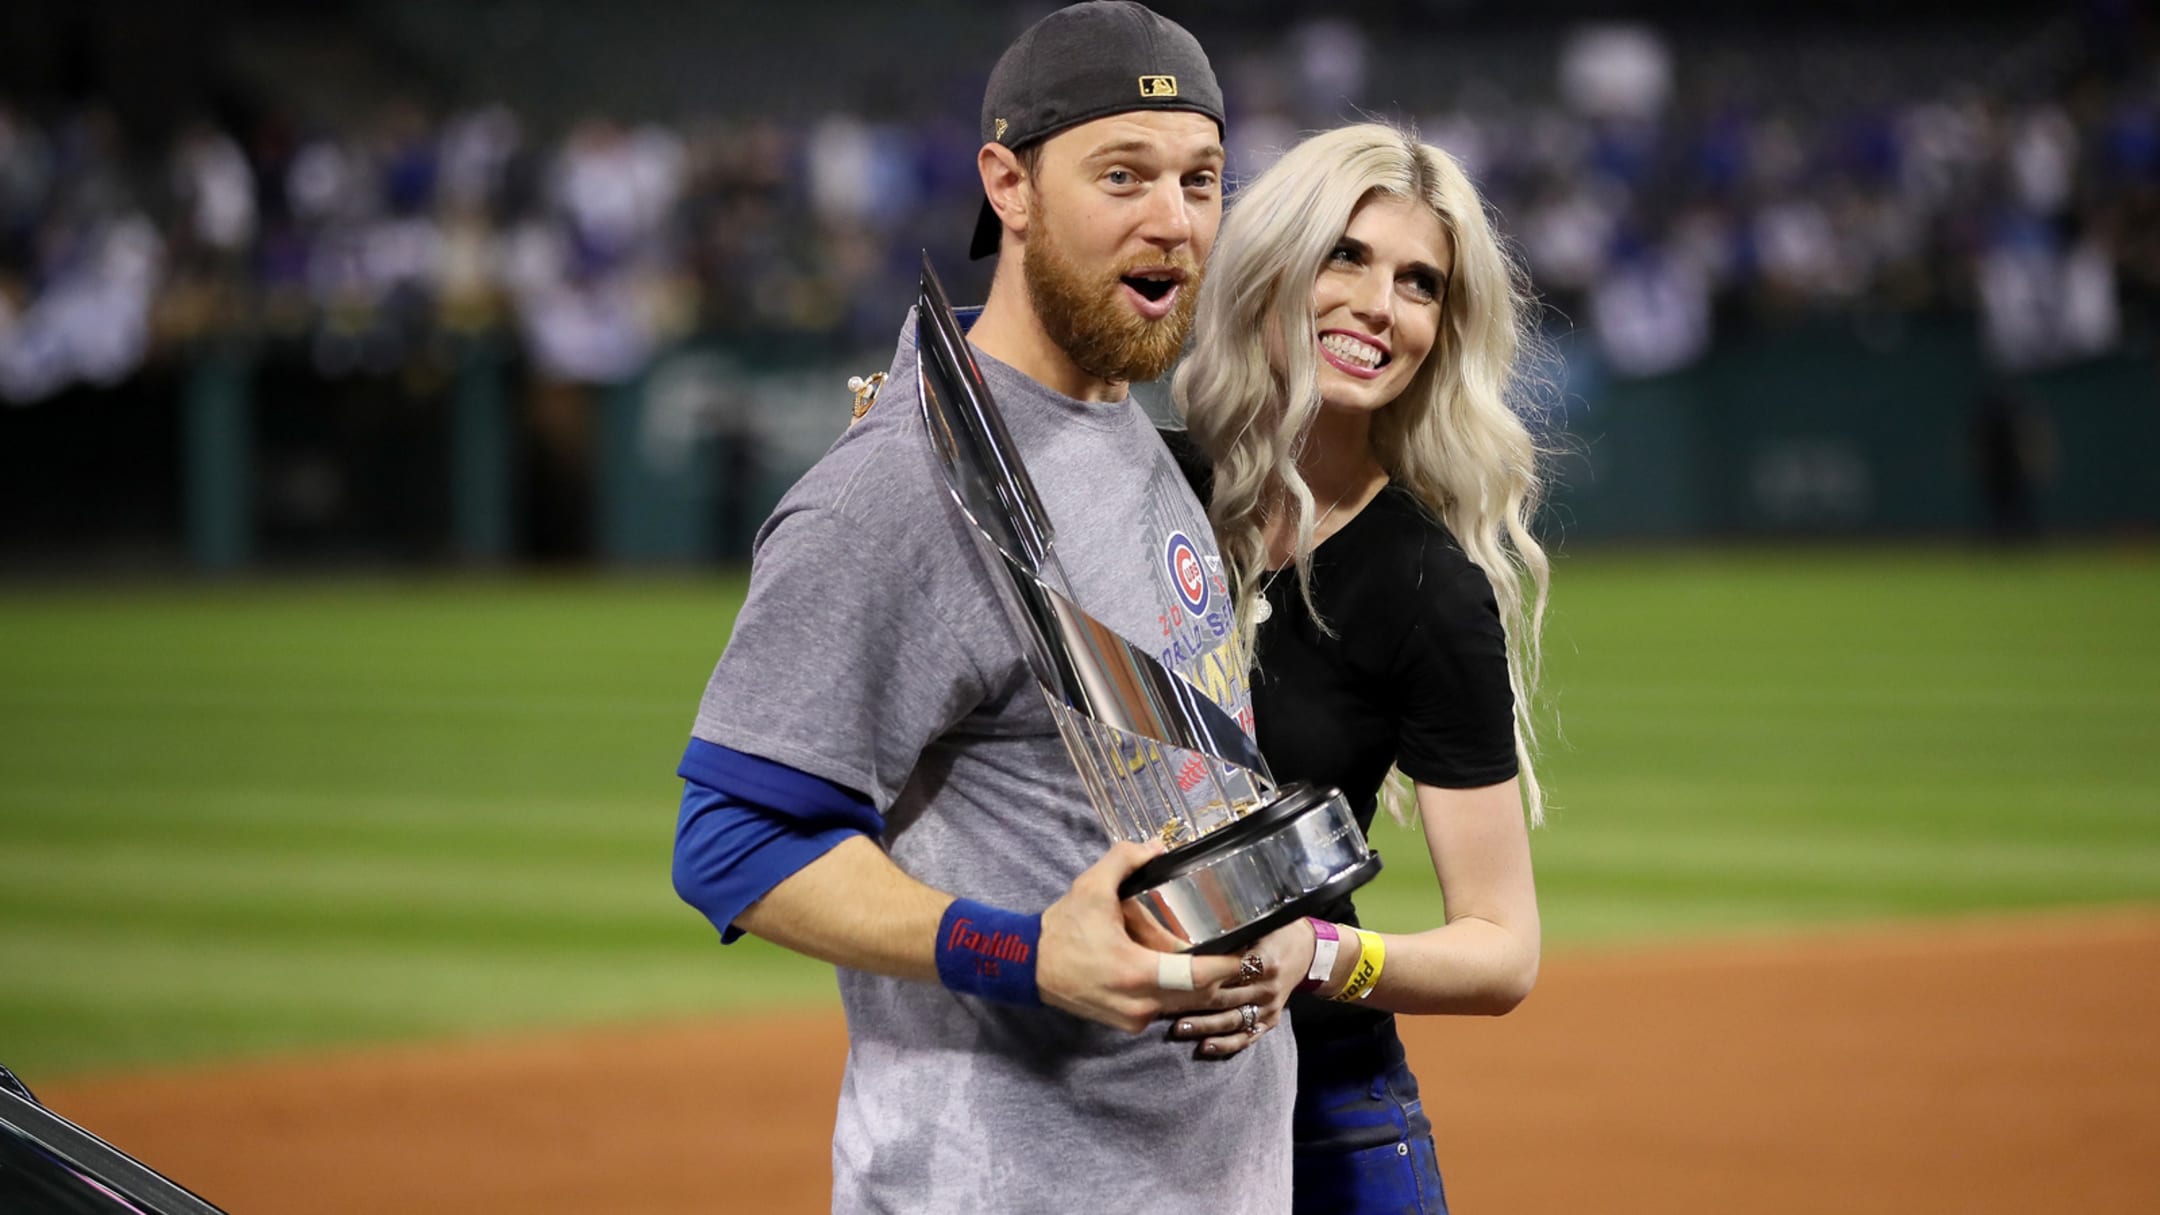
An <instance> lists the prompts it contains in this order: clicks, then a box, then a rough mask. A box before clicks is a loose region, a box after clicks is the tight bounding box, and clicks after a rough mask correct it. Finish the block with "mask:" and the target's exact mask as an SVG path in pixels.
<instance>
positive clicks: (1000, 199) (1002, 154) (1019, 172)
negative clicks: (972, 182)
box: [975, 143, 1031, 240]
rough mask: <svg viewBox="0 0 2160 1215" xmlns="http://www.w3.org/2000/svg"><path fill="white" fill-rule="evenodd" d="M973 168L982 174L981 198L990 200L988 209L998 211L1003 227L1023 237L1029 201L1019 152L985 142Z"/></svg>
mask: <svg viewBox="0 0 2160 1215" xmlns="http://www.w3.org/2000/svg"><path fill="white" fill-rule="evenodd" d="M975 169H976V171H977V172H978V173H980V174H982V188H983V197H984V198H987V199H989V200H990V209H991V210H992V211H995V212H997V217H998V220H999V221H1000V222H1001V223H1003V224H1004V225H1005V230H1006V231H1007V232H1011V233H1014V234H1015V235H1018V236H1019V237H1020V238H1021V239H1023V240H1024V239H1026V238H1027V230H1028V203H1029V202H1030V201H1031V200H1030V198H1029V195H1028V179H1027V170H1026V169H1024V168H1022V167H1021V166H1020V157H1019V154H1018V153H1016V152H1014V151H1013V150H1012V149H1011V148H1008V147H1006V146H1005V145H1004V144H1001V143H986V144H984V145H983V146H982V150H981V151H979V152H977V153H975Z"/></svg>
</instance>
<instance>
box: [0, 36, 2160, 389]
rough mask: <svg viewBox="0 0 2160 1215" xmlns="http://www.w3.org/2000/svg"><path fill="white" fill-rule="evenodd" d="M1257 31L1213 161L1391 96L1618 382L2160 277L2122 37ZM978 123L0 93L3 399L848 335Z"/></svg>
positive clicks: (2046, 304) (2071, 303)
mask: <svg viewBox="0 0 2160 1215" xmlns="http://www.w3.org/2000/svg"><path fill="white" fill-rule="evenodd" d="M1289 37H1290V38H1291V42H1290V43H1289V47H1290V50H1291V52H1292V53H1291V54H1290V55H1289V57H1288V58H1287V60H1285V61H1284V62H1285V63H1286V66H1285V67H1284V68H1283V70H1282V71H1279V72H1278V71H1275V70H1273V69H1270V70H1269V71H1263V72H1243V71H1239V70H1238V69H1237V68H1236V66H1235V65H1230V66H1229V68H1228V69H1227V70H1226V71H1225V79H1226V84H1228V85H1229V86H1230V89H1231V105H1232V113H1233V119H1234V123H1235V127H1234V130H1233V132H1232V135H1231V138H1232V148H1231V151H1232V163H1231V173H1232V178H1233V181H1234V180H1235V178H1236V177H1237V176H1238V175H1241V174H1247V175H1249V174H1251V173H1253V172H1257V171H1258V170H1259V169H1260V168H1261V167H1263V166H1264V164H1265V163H1266V161H1267V159H1268V157H1269V156H1270V155H1271V154H1272V152H1273V151H1274V150H1277V149H1279V148H1281V147H1282V146H1284V145H1286V144H1287V143H1289V142H1291V141H1293V140H1294V139H1295V138H1296V137H1297V133H1298V132H1299V131H1300V130H1305V129H1311V128H1314V127H1318V126H1324V125H1329V124H1331V123H1333V122H1336V121H1341V120H1343V119H1344V118H1345V117H1348V116H1351V115H1352V114H1354V113H1355V112H1356V111H1355V109H1354V106H1355V105H1356V104H1360V103H1367V104H1373V105H1374V106H1375V112H1382V113H1395V114H1399V115H1400V116H1402V117H1405V118H1408V119H1410V120H1412V121H1415V122H1416V123H1417V125H1418V126H1419V127H1420V129H1421V131H1422V133H1423V134H1424V136H1425V137H1426V138H1427V139H1429V140H1430V141H1432V142H1435V143H1438V144H1440V145H1441V146H1443V147H1445V148H1447V149H1449V150H1450V151H1452V152H1453V153H1454V154H1456V155H1457V156H1458V157H1460V158H1461V159H1462V160H1463V161H1464V162H1465V164H1466V166H1467V167H1468V168H1469V169H1470V171H1471V172H1472V174H1473V176H1474V177H1475V178H1476V179H1477V180H1478V181H1479V182H1480V183H1481V185H1482V186H1483V187H1484V189H1485V190H1486V192H1487V195H1488V198H1489V200H1490V202H1491V203H1492V204H1493V205H1494V207H1495V208H1496V209H1497V211H1498V213H1499V216H1500V220H1501V224H1502V227H1503V229H1504V230H1505V231H1506V232H1507V233H1508V234H1509V235H1510V236H1511V237H1512V238H1513V239H1514V240H1515V241H1516V242H1517V244H1518V245H1519V247H1520V248H1521V250H1522V251H1523V253H1524V255H1525V258H1526V260H1527V262H1528V265H1529V267H1530V269H1531V272H1532V276H1533V280H1534V283H1535V285H1536V287H1537V289H1538V291H1539V293H1540V294H1541V295H1542V296H1543V297H1544V298H1545V299H1546V300H1547V301H1548V302H1549V303H1551V304H1552V305H1553V315H1554V316H1556V317H1559V318H1562V319H1561V323H1568V324H1574V325H1577V326H1580V327H1582V328H1585V329H1587V330H1588V331H1589V332H1590V333H1591V334H1592V336H1593V337H1594V338H1595V340H1596V344H1597V348H1598V349H1599V350H1600V351H1601V352H1602V354H1603V356H1604V358H1605V359H1606V361H1607V363H1608V364H1609V366H1610V368H1611V370H1612V371H1613V373H1614V374H1618V375H1636V376H1640V375H1654V374H1658V373H1661V372H1665V371H1669V370H1673V369H1677V368H1680V367H1684V366H1686V365H1688V364H1689V363H1691V362H1693V361H1695V360H1697V359H1699V358H1701V357H1702V356H1703V355H1704V354H1705V353H1706V352H1707V351H1708V350H1709V348H1710V346H1711V343H1712V341H1713V338H1714V337H1715V336H1716V335H1717V334H1719V333H1720V332H1721V331H1722V330H1723V329H1725V328H1726V327H1729V326H1745V325H1749V324H1757V323H1764V322H1766V321H1773V322H1774V321H1777V320H1779V319H1781V318H1789V317H1793V316H1804V315H1810V314H1818V313H1824V312H1830V313H1840V314H1850V315H1854V316H1860V317H1866V316H1874V317H1896V316H1900V315H1906V314H1912V313H1917V312H1926V311H1938V310H1967V311H1970V312H1972V313H1973V314H1975V315H1977V317H1978V318H1979V321H1980V325H1981V329H1982V332H1983V334H1984V336H1985V340H1986V344H1987V348H1988V350H1989V352H1990V354H1991V356H1992V357H1993V359H1994V360H1995V361H1996V363H1997V364H1998V365H2000V366H2002V367H2004V368H2007V369H2013V370H2014V369H2021V368H2029V367H2035V366H2044V365H2048V364H2050V363H2054V362H2060V361H2064V360H2069V359H2075V358H2080V357H2085V356H2088V355H2091V354H2095V353H2099V352H2103V351H2106V350H2108V349H2110V348H2112V347H2114V346H2115V345H2116V344H2117V343H2118V342H2119V341H2121V340H2122V338H2123V333H2124V329H2125V324H2126V317H2128V318H2132V319H2133V320H2134V319H2135V318H2137V317H2140V316H2150V315H2152V312H2153V307H2154V304H2153V302H2154V301H2155V300H2156V299H2160V63H2156V61H2155V60H2154V59H2152V58H2151V57H2150V56H2144V55H2138V54H2131V55H2127V56H2124V57H2121V58H2120V59H2119V60H2117V61H2114V62H2098V61H2094V60H2092V59H2091V58H2090V57H2087V58H2085V59H2084V60H2082V61H2081V62H2080V63H2079V64H2078V67H2077V70H2075V71H2069V72H2062V73H2056V74H2055V78H2052V79H2049V80H2048V81H2047V82H2046V84H2045V87H2031V86H2027V85H2020V86H2018V87H2015V88H2012V87H1993V86H1990V85H1989V84H1988V82H1985V81H1977V80H1976V81H1971V82H1967V83H1962V84H1958V85H1956V86H1954V87H1935V88H1919V89H1908V88H1906V87H1905V86H1904V83H1903V82H1901V81H1899V80H1896V79H1874V80H1869V81H1866V82H1865V87H1855V88H1842V89H1838V90H1835V91H1828V90H1826V91H1821V92H1815V93H1810V94H1804V95H1777V96H1763V95H1761V90H1757V89H1750V88H1748V87H1745V86H1746V74H1745V71H1744V66H1745V65H1744V64H1743V65H1742V68H1743V70H1742V71H1740V72H1737V73H1736V72H1732V71H1726V72H1724V73H1723V74H1711V73H1695V72H1691V71H1690V70H1688V69H1689V67H1690V65H1688V64H1681V63H1676V58H1677V57H1676V55H1675V53H1674V52H1673V51H1672V50H1671V49H1670V48H1669V47H1668V46H1667V44H1666V43H1665V42H1664V41H1662V40H1661V39H1660V38H1658V37H1657V36H1656V35H1655V34H1653V33H1650V32H1648V31H1647V30H1645V29H1643V28H1639V27H1610V28H1602V29H1592V30H1586V31H1582V32H1580V33H1578V34H1576V35H1574V36H1571V37H1569V38H1568V39H1566V40H1565V42H1564V45H1563V46H1562V47H1561V50H1560V54H1559V57H1558V62H1557V64H1556V70H1554V71H1553V72H1552V73H1551V79H1550V83H1549V87H1547V88H1546V89H1544V90H1542V91H1541V92H1539V93H1538V94H1536V95H1528V94H1526V93H1511V92H1510V91H1509V90H1507V89H1502V88H1497V87H1483V88H1472V87H1462V86H1461V85H1460V84H1459V82H1458V83H1457V84H1454V85H1450V86H1449V87H1446V88H1445V89H1438V88H1436V94H1442V95H1436V97H1435V98H1433V99H1432V100H1431V101H1430V102H1429V104H1428V108H1425V109H1422V110H1420V109H1415V108H1412V107H1409V106H1408V105H1407V104H1404V103H1387V105H1385V106H1383V105H1381V104H1379V103H1377V102H1374V101H1372V99H1371V98H1369V96H1368V89H1369V87H1370V82H1369V80H1368V77H1369V75H1370V74H1371V70H1372V64H1371V59H1372V56H1373V54H1374V51H1373V48H1372V47H1371V46H1370V45H1369V44H1368V41H1367V39H1366V38H1365V37H1364V36H1363V35H1361V34H1360V33H1359V32H1358V31H1357V30H1356V29H1355V28H1353V27H1350V26H1348V25H1347V24H1343V23H1327V22H1322V23H1314V24H1311V25H1308V26H1305V27H1301V28H1300V29H1299V30H1297V31H1293V32H1292V34H1291V35H1289ZM1729 66H1730V65H1728V67H1729ZM1286 80H1287V81H1288V83H1285V81H1286ZM1293 97H1301V98H1318V97H1329V98H1337V99H1340V100H1339V101H1338V103H1337V104H1334V105H1333V106H1332V107H1318V106H1309V107H1308V108H1306V109H1301V108H1299V106H1298V105H1296V104H1292V103H1291V102H1289V101H1287V100H1286V98H1293ZM1316 111H1317V112H1316ZM975 146H976V136H975V130H974V123H973V115H972V114H956V115H952V116H950V117H936V118H929V119H911V118H909V117H908V116H905V115H894V114H873V113H851V112H834V113H830V114H827V115H825V116H823V117H821V118H819V119H817V120H816V121H813V122H809V123H794V124H787V125H783V124H782V123H781V122H779V121H777V120H775V119H772V118H758V117H749V118H725V119H723V118H710V119H701V120H697V121H690V122H684V123H679V124H672V125H663V124H657V123H647V124H626V123H622V122H618V121H614V120H611V119H608V118H604V117H598V116H595V117H589V118H586V119H584V120H581V121H578V122H576V123H574V124H571V125H569V126H568V127H567V129H563V130H560V131H542V130H538V129H535V127H534V126H533V125H532V124H531V123H529V122H527V121H526V120H524V119H523V118H521V116H520V114H519V113H517V112H515V111H514V110H513V109H511V108H507V107H504V106H481V107H474V108H465V109H451V110H445V111H440V112H433V111H430V110H429V109H427V108H424V107H423V106H421V105H419V104H417V103H414V102H410V101H398V102H394V103H391V104H388V105H386V106H384V107H383V108H382V109H381V110H380V111H379V112H377V113H374V114H372V115H368V116H365V117H363V118H359V119H356V120H354V121H352V122H350V123H348V124H345V125H343V126H341V127H337V128H334V129H310V128H307V127H305V126H303V125H302V124H300V123H298V122H295V121H293V120H290V119H287V118H283V117H279V116H276V113H275V112H274V111H273V112H271V114H270V116H265V117H259V118H257V119H255V120H253V121H251V122H249V123H247V124H245V125H239V124H219V123H216V122H211V121H207V120H205V121H196V122H191V123H187V124H183V125H181V126H180V127H178V128H177V131H176V133H175V134H173V135H172V136H170V137H169V138H168V139H165V140H162V141H161V142H160V143H159V144H158V146H152V147H142V146H137V145H136V144H135V143H133V142H131V141H130V140H128V139H127V138H125V137H124V136H123V134H122V132H121V131H120V130H119V129H118V128H117V125H116V124H115V123H114V122H113V121H112V120H111V119H110V118H109V117H108V116H107V115H106V114H104V113H103V112H102V111H100V110H99V109H98V108H96V107H94V106H90V107H78V108H73V109H69V110H67V111H65V112H32V111H31V110H30V109H28V108H25V107H21V106H11V105H10V104H9V103H8V102H7V100H6V99H5V98H4V97H0V399H5V400H9V401H15V402H24V401H34V400H38V399H41V398H43V397H45V396H49V395H51V394H52V393H54V392H57V391H59V390H60V389H62V388H65V387H66V386H68V385H70V384H72V383H76V382H91V383H104V382H110V381H112V380H114V379H116V378H118V377H121V376H125V375H127V374H128V373H129V372H130V371H131V370H132V369H134V368H135V367H137V366H138V365H140V363H141V362H142V361H143V360H144V359H145V358H146V357H151V356H153V355H154V354H155V353H156V352H158V351H160V350H166V349H176V348H185V347H187V346H188V345H189V344H192V343H197V342H201V341H205V340H216V339H219V338H223V337H228V336H234V335H238V336H244V337H248V338H251V339H258V338H259V339H267V340H276V341H289V342H294V343H299V344H302V345H303V346H304V348H305V349H306V350H307V351H308V352H309V357H310V358H312V360H313V362H314V363H315V365H316V366H317V367H318V368H319V369H320V370H321V371H322V372H323V373H324V374H327V375H338V374H345V373H350V372H356V371H361V372H374V373H387V372H390V371H394V370H396V369H398V368H400V367H402V366H405V365H407V364H409V363H410V362H412V361H413V360H414V359H416V358H440V357H444V352H445V351H446V350H449V349H452V348H454V346H455V343H456V341H457V340H458V339H459V338H461V337H465V336H469V335H477V334H494V333H513V334H515V335H516V336H517V338H518V339H519V340H520V341H521V342H522V344H523V346H524V348H525V350H526V352H527V354H528V356H529V357H530V359H531V360H532V362H533V364H534V365H535V366H536V367H537V368H538V369H539V370H540V371H541V372H543V373H544V374H545V375H547V376H549V377H554V378H559V379H562V380H566V381H572V382H581V383H610V382H617V381H621V380H623V379H625V378H628V377H630V376H632V375H634V374H635V373H636V372H637V370H638V369H639V368H640V367H642V366H644V365H645V364H646V363H647V362H648V361H649V360H650V358H651V357H652V356H653V354H654V353H655V352H656V351H658V350H660V349H662V348H664V347H665V346H667V345H668V344H669V343H671V342H674V341H677V340H679V339H681V338H684V337H686V336H693V335H699V334H716V335H727V336H731V337H735V338H738V339H742V340H746V341H750V342H758V341H763V340H767V339H776V338H789V339H795V338H802V339H811V340H828V341H831V342H834V343H844V344H846V345H847V346H848V347H849V348H851V349H859V348H864V347H869V348H875V347H877V346H879V345H881V344H883V343H885V342H888V341H890V340H891V331H892V326H893V324H894V319H895V317H894V313H895V308H896V306H897V304H896V301H900V300H903V299H905V298H906V297H907V296H908V295H909V294H911V285H912V282H913V279H914V274H915V265H916V257H917V255H918V253H917V251H918V250H920V249H922V248H924V247H928V248H931V249H933V250H947V251H950V256H949V258H947V259H946V261H948V262H949V263H951V264H953V265H955V266H958V265H959V264H960V257H959V251H960V249H961V247H962V241H963V240H964V238H965V233H966V231H967V225H968V223H969V221H970V219H971V217H972V214H973V207H974V199H975V198H976V197H977V196H978V195H977V185H976V180H975V174H974V167H973V155H974V150H975Z"/></svg>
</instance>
